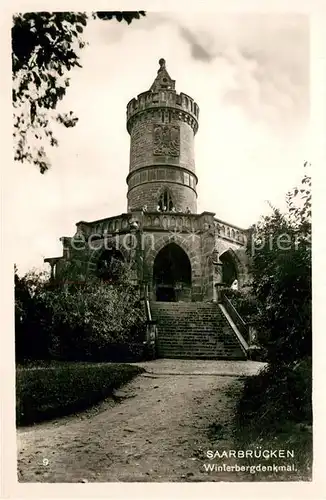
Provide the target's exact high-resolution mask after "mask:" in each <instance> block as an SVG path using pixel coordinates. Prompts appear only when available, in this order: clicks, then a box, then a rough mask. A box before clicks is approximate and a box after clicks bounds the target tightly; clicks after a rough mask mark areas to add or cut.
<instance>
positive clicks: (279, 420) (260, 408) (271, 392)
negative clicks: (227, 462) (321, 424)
mask: <svg viewBox="0 0 326 500" xmlns="http://www.w3.org/2000/svg"><path fill="white" fill-rule="evenodd" d="M237 421H238V424H239V429H240V430H241V432H243V431H245V432H247V431H252V432H253V433H255V432H257V433H262V432H263V433H266V434H268V433H273V432H274V431H275V430H277V429H279V428H281V427H282V426H283V425H284V423H289V422H294V423H302V422H304V423H307V424H309V425H310V424H311V423H312V365H311V358H306V359H304V360H301V361H300V362H299V363H290V364H275V365H268V366H267V367H266V368H265V369H264V370H262V371H261V372H260V373H258V374H257V375H253V376H251V377H248V378H247V379H246V382H245V385H244V389H243V394H242V397H241V399H240V400H239V403H238V408H237Z"/></svg>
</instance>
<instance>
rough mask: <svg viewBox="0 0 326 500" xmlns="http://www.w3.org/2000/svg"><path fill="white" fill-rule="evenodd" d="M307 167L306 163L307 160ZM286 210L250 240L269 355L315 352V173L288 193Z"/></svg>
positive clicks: (266, 220)
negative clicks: (313, 239)
mask: <svg viewBox="0 0 326 500" xmlns="http://www.w3.org/2000/svg"><path fill="white" fill-rule="evenodd" d="M306 167H307V166H306ZM286 201H287V209H288V210H287V212H286V213H284V214H283V213H281V212H280V211H279V210H278V209H276V208H273V213H272V214H271V215H270V216H267V217H263V218H262V220H261V221H260V222H259V223H258V224H257V226H256V227H255V230H254V234H253V239H252V241H251V244H250V246H249V252H250V254H251V260H252V269H251V272H252V276H253V283H252V290H253V294H254V295H255V297H256V299H257V301H258V305H259V318H258V319H259V322H260V326H261V328H263V329H265V330H266V332H268V337H269V354H268V357H269V361H271V362H280V361H285V362H287V361H288V362H291V361H294V360H297V359H299V358H302V357H305V356H307V355H308V356H309V355H311V178H310V177H309V176H308V175H305V176H304V178H303V180H302V185H301V187H300V189H295V190H293V191H292V192H289V193H288V195H287V200H286Z"/></svg>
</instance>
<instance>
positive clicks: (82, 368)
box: [16, 363, 144, 426]
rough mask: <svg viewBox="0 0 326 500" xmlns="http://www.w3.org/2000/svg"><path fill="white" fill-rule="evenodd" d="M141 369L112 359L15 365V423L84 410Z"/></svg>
mask: <svg viewBox="0 0 326 500" xmlns="http://www.w3.org/2000/svg"><path fill="white" fill-rule="evenodd" d="M143 371H144V370H143V369H142V368H140V367H138V366H135V365H133V366H131V365H129V364H115V363H112V364H110V363H96V364H95V363H52V364H49V365H48V366H34V365H32V366H30V367H18V368H17V371H16V424H17V426H22V425H30V424H33V423H36V422H40V421H42V420H48V419H52V418H56V417H61V416H65V415H68V414H70V413H75V412H78V411H82V410H85V409H87V408H89V407H90V406H92V405H94V404H96V403H98V402H100V401H102V400H104V399H105V398H107V397H109V396H110V395H111V394H112V391H113V390H114V389H117V388H118V387H120V386H121V385H123V384H125V383H126V382H129V381H130V380H131V379H132V378H134V377H135V376H136V375H138V374H140V373H142V372H143Z"/></svg>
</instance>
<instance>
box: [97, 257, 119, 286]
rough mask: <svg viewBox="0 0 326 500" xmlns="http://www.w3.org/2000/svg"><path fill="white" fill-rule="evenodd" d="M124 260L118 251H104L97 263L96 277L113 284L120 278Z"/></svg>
mask: <svg viewBox="0 0 326 500" xmlns="http://www.w3.org/2000/svg"><path fill="white" fill-rule="evenodd" d="M123 262H124V258H123V255H122V253H121V252H120V251H119V250H115V249H111V250H104V252H102V254H101V255H100V257H99V259H98V261H97V273H96V274H97V276H98V277H99V278H101V279H103V280H104V281H108V282H109V283H114V282H115V281H117V280H118V279H119V277H120V276H121V272H122V268H123Z"/></svg>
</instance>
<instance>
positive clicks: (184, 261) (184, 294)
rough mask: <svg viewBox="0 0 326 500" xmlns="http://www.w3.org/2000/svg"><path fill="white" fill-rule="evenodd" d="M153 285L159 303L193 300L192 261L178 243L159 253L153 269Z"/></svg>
mask: <svg viewBox="0 0 326 500" xmlns="http://www.w3.org/2000/svg"><path fill="white" fill-rule="evenodd" d="M153 285H154V291H155V295H156V300H158V301H164V302H177V301H179V300H181V301H190V300H191V264H190V260H189V258H188V256H187V254H186V252H185V251H184V250H182V248H181V247H180V246H179V245H177V244H176V243H169V244H168V245H166V246H165V247H163V248H162V250H160V251H159V252H158V254H157V256H156V258H155V261H154V267H153Z"/></svg>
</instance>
